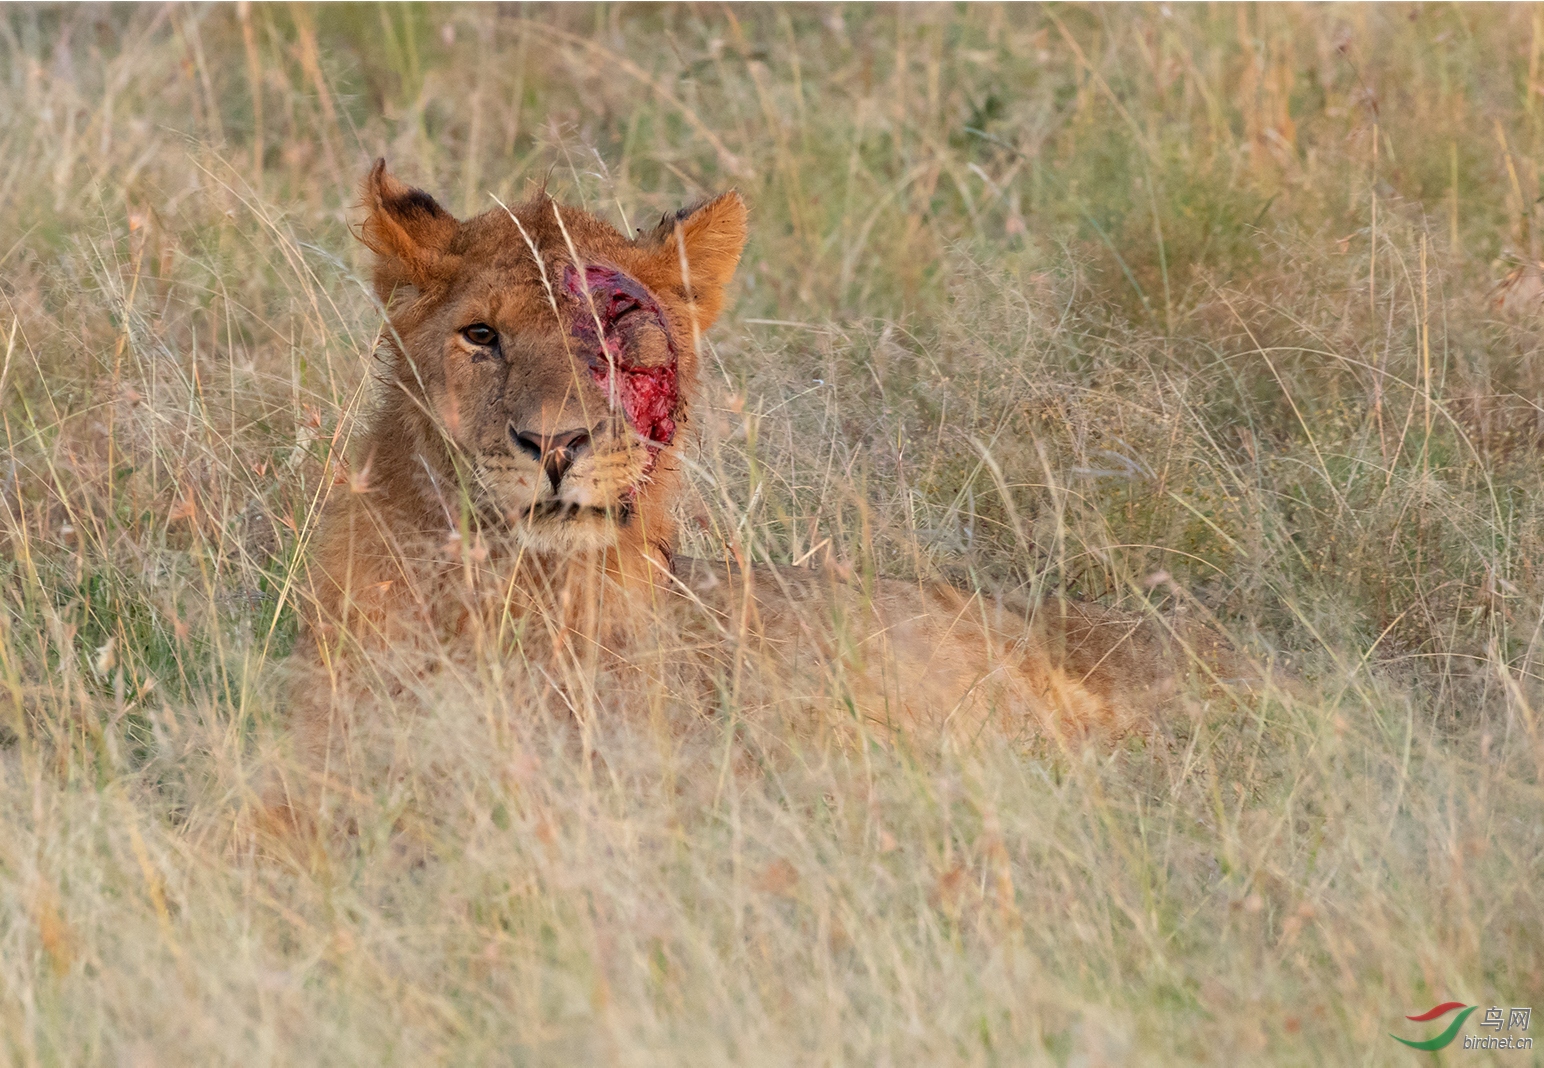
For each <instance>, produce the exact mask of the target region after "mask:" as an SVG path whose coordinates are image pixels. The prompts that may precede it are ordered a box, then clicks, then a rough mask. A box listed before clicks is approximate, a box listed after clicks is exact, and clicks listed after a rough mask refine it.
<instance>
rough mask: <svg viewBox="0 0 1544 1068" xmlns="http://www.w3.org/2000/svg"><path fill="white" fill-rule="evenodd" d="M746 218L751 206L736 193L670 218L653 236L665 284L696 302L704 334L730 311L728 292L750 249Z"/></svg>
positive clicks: (724, 195) (661, 222)
mask: <svg viewBox="0 0 1544 1068" xmlns="http://www.w3.org/2000/svg"><path fill="white" fill-rule="evenodd" d="M746 214H747V213H746V209H745V201H744V200H742V199H741V197H740V194H739V193H737V192H735V191H734V190H732V189H731V190H730V191H729V192H727V193H724V194H722V195H720V196H718V197H715V198H714V199H712V200H710V201H708V202H707V203H705V204H699V205H697V206H696V207H691V208H683V209H681V210H680V211H678V212H676V213H675V214H674V215H667V216H665V218H664V219H662V220H661V221H660V224H659V226H658V227H657V228H656V229H655V231H654V233H653V234H652V235H650V238H649V240H650V241H651V242H652V243H653V244H655V245H656V246H657V247H658V249H659V251H658V252H657V253H656V256H657V257H658V259H657V261H656V264H657V270H658V272H659V276H660V278H661V279H662V280H663V279H665V278H668V279H669V280H670V285H671V286H672V288H675V287H679V289H680V291H681V292H682V293H683V294H684V295H685V297H686V299H687V300H689V301H691V302H692V306H693V309H694V310H695V312H696V317H697V329H699V330H706V329H707V328H708V327H710V326H712V325H713V320H715V319H717V318H718V313H719V311H720V310H721V309H722V308H723V306H724V288H725V287H726V286H728V285H729V280H730V279H731V278H733V277H734V269H735V266H736V265H737V264H738V263H739V262H740V253H741V252H742V251H744V249H745V238H746V234H747V228H746Z"/></svg>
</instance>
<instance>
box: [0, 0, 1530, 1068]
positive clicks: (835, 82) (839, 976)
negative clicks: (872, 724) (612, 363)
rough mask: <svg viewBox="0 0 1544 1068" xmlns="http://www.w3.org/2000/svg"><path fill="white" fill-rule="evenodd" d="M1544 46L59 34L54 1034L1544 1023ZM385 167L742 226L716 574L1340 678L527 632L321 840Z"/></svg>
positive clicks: (1166, 1042) (5, 764) (16, 161)
mask: <svg viewBox="0 0 1544 1068" xmlns="http://www.w3.org/2000/svg"><path fill="white" fill-rule="evenodd" d="M1541 56H1544V15H1541V14H1540V12H1539V10H1538V9H1535V8H1524V7H1469V6H1457V7H1436V6H1429V5H1398V6H1395V5H1386V6H1379V7H1311V8H1308V7H1242V6H1240V7H1231V6H1207V7H1191V6H1179V5H1176V6H1172V7H1170V6H1166V5H1159V6H1156V7H1140V8H1118V7H1094V8H1075V7H1053V8H1021V7H1016V6H1014V7H1005V6H995V5H979V6H977V5H965V6H957V7H904V8H877V7H875V8H867V7H865V8H835V7H831V8H816V7H804V6H798V7H792V6H790V7H778V6H765V7H756V8H734V7H712V8H709V7H698V6H692V7H638V8H634V7H629V6H625V5H600V6H595V7H586V8H560V9H559V8H552V9H549V8H542V7H532V6H525V5H520V6H505V7H500V8H492V7H473V8H452V7H439V6H432V7H431V6H417V5H405V6H379V7H377V6H352V5H347V6H345V5H339V6H336V7H333V6H322V7H316V8H309V7H285V6H267V5H252V6H248V5H246V4H242V5H239V6H235V7H230V6H209V7H179V6H163V7H148V6H147V7H133V8H130V7H105V8H104V7H49V8H45V7H13V8H7V9H4V10H3V11H0V146H3V151H0V204H3V205H4V208H3V211H0V344H3V346H4V361H3V370H0V417H3V430H4V433H5V436H6V463H5V471H4V473H3V484H0V495H3V501H4V509H3V520H0V522H3V537H4V539H5V541H4V545H5V550H4V554H3V559H0V571H3V576H4V577H3V584H0V588H3V605H4V610H3V611H0V709H3V711H0V723H3V726H0V739H3V742H0V746H3V748H0V825H3V827H4V828H5V830H4V833H3V834H0V1048H3V1049H4V1051H5V1054H6V1056H8V1057H9V1058H10V1059H11V1060H13V1061H15V1062H17V1063H25V1064H35V1063H48V1064H55V1063H68V1064H78V1063H99V1062H105V1063H123V1064H161V1063H168V1064H170V1063H199V1064H208V1063H239V1064H255V1063H272V1064H298V1063H325V1064H337V1063H361V1064H379V1063H404V1064H419V1063H425V1062H430V1061H439V1062H450V1063H468V1062H487V1061H492V1062H513V1063H543V1064H549V1063H550V1064H571V1063H586V1062H618V1063H660V1064H680V1063H704V1064H710V1063H711V1064H716V1063H723V1062H737V1063H801V1064H803V1063H830V1064H835V1063H854V1064H910V1063H944V1062H963V1063H1048V1064H1064V1065H1065V1064H1080V1065H1092V1064H1117V1063H1139V1064H1140V1063H1195V1062H1206V1063H1218V1064H1240V1063H1260V1062H1266V1061H1270V1062H1282V1063H1294V1064H1299V1063H1300V1064H1330V1063H1351V1062H1357V1063H1366V1064H1381V1063H1404V1062H1405V1061H1406V1060H1408V1058H1409V1057H1410V1056H1411V1055H1410V1054H1409V1053H1408V1052H1407V1051H1406V1050H1405V1049H1404V1047H1402V1046H1399V1045H1397V1044H1396V1043H1395V1042H1394V1041H1393V1040H1392V1039H1390V1038H1389V1037H1388V1036H1387V1034H1386V1032H1388V1031H1391V1030H1392V1031H1395V1032H1396V1033H1399V1034H1404V1035H1407V1036H1409V1037H1419V1036H1418V1035H1417V1031H1416V1029H1415V1027H1414V1025H1408V1024H1406V1023H1404V1021H1403V1020H1402V1019H1401V1017H1403V1016H1404V1015H1405V1014H1406V1013H1413V1012H1416V1011H1419V1010H1423V1009H1425V1008H1427V1007H1428V1006H1430V1005H1431V1004H1434V1003H1436V1002H1438V1001H1442V1000H1448V999H1457V1000H1462V1001H1464V1002H1466V1003H1469V1004H1483V1005H1486V1006H1489V1005H1491V1004H1498V1005H1502V1006H1504V1007H1509V1006H1512V1005H1518V1006H1524V1005H1532V1006H1535V1007H1538V1008H1540V1009H1544V1004H1541V1003H1544V923H1541V917H1544V895H1541V889H1540V888H1541V887H1544V817H1541V812H1544V791H1541V773H1544V733H1541V732H1544V723H1541V712H1540V697H1541V694H1544V688H1541V686H1540V684H1539V683H1540V674H1541V665H1540V658H1541V656H1544V647H1541V634H1544V574H1541V571H1540V566H1539V561H1541V560H1544V523H1541V516H1540V514H1539V513H1540V508H1541V502H1544V474H1541V459H1544V417H1541V413H1544V362H1541V360H1544V353H1541V350H1540V341H1539V336H1540V323H1541V319H1540V315H1541V312H1544V305H1541V303H1540V293H1541V292H1544V288H1541V286H1540V284H1539V281H1538V279H1539V269H1538V266H1537V263H1538V259H1539V256H1540V248H1539V244H1540V228H1541V226H1544V216H1541V212H1540V207H1539V205H1540V200H1541V196H1540V194H1541V192H1544V190H1541V188H1540V176H1539V169H1540V164H1541V161H1544V96H1541V90H1540V85H1541V84H1544V72H1541V71H1540V65H1541ZM376 155H385V156H387V157H388V159H389V160H390V161H391V163H392V165H393V167H394V168H395V169H396V170H397V171H398V172H399V173H402V174H403V175H404V176H405V177H408V178H409V179H411V180H413V181H415V182H416V183H417V184H421V185H423V186H425V187H426V188H429V189H431V190H433V191H435V192H436V193H437V194H439V195H441V196H443V198H444V200H445V202H446V203H447V204H449V205H451V206H453V207H454V208H456V209H457V210H459V211H462V212H474V211H479V210H482V209H483V208H485V207H487V206H489V205H491V204H492V203H493V200H492V196H494V195H496V196H498V197H499V198H500V199H502V200H504V201H506V202H507V201H510V200H511V199H513V198H518V197H519V196H520V195H521V194H522V192H523V191H524V190H525V189H526V188H527V186H528V184H529V183H532V182H542V181H545V182H546V183H548V185H549V188H551V189H552V190H553V191H554V193H558V194H560V195H561V196H563V197H564V198H566V199H568V200H570V201H572V202H577V203H579V204H581V205H583V206H585V207H587V208H589V209H590V210H591V211H594V212H597V213H599V214H602V215H603V216H605V217H607V218H609V219H612V220H614V221H615V222H617V223H618V224H619V225H627V226H641V225H647V224H648V223H649V222H651V221H652V220H653V219H654V218H657V216H658V214H659V213H660V212H662V211H665V210H670V209H674V208H675V207H677V206H678V205H680V204H682V203H684V202H689V201H692V200H694V199H696V198H699V197H701V196H702V195H704V194H706V193H708V192H711V191H715V190H718V189H721V188H723V187H725V186H728V185H735V186H738V187H739V188H740V189H741V190H742V191H743V192H744V194H745V195H746V197H747V199H748V200H749V201H750V203H751V205H752V211H753V237H752V241H751V246H750V249H749V251H748V254H747V256H746V259H745V261H744V263H743V264H742V267H741V273H740V277H739V281H738V282H737V285H736V297H735V303H734V305H733V307H732V310H731V311H730V313H729V314H728V315H726V317H725V319H724V321H723V322H722V323H721V324H720V325H719V326H718V327H717V328H716V329H715V330H714V331H713V334H712V336H711V338H710V340H709V343H708V345H709V351H708V352H707V353H706V354H705V359H704V366H705V367H706V369H707V371H706V375H705V390H706V396H705V398H704V402H703V403H702V404H701V405H700V406H699V409H698V411H699V414H700V416H701V418H699V420H698V423H699V428H700V431H701V440H700V445H699V447H698V448H697V449H696V451H695V452H694V455H693V481H692V484H693V495H692V499H691V501H690V502H689V505H688V519H689V520H691V522H689V523H688V529H689V531H690V532H691V533H690V539H689V541H690V543H689V544H688V545H687V546H686V549H687V551H689V552H693V553H695V554H698V555H715V554H719V553H722V552H723V551H724V549H725V547H726V546H727V547H731V548H733V549H734V550H735V551H737V552H739V553H741V554H742V555H744V556H747V557H750V558H756V559H770V560H774V561H785V562H786V561H797V560H803V559H810V558H815V557H816V556H820V557H821V558H830V559H833V560H835V561H837V562H838V563H845V564H847V565H849V566H852V567H854V568H860V569H863V570H865V571H867V572H872V573H880V574H891V575H903V576H909V575H917V574H922V575H933V576H942V577H945V578H948V579H951V580H953V581H956V582H959V583H961V584H966V585H973V586H977V587H982V588H986V589H988V590H1002V591H1011V590H1019V589H1027V590H1029V591H1031V592H1033V593H1036V594H1050V593H1068V594H1071V595H1074V596H1078V597H1082V598H1087V599H1094V600H1100V601H1103V602H1105V603H1109V604H1120V605H1123V606H1125V607H1128V608H1132V609H1135V610H1144V611H1145V610H1154V611H1161V610H1169V609H1173V608H1175V607H1177V606H1183V609H1184V610H1186V611H1191V612H1201V613H1208V614H1210V615H1213V616H1215V618H1216V619H1217V620H1218V621H1219V623H1220V624H1221V625H1223V626H1224V627H1225V628H1226V629H1227V630H1228V631H1229V633H1230V634H1231V635H1232V636H1233V637H1234V640H1235V641H1236V642H1237V643H1238V645H1239V646H1240V647H1241V648H1243V649H1245V650H1247V651H1248V653H1249V654H1250V655H1251V656H1253V657H1255V658H1256V659H1258V660H1259V662H1260V663H1261V664H1262V665H1263V667H1264V668H1265V669H1266V672H1267V674H1268V675H1269V676H1270V677H1271V678H1273V679H1279V680H1284V681H1282V682H1281V684H1280V685H1276V684H1272V685H1269V686H1266V687H1263V688H1260V689H1257V690H1256V691H1255V692H1252V693H1237V694H1226V695H1221V696H1213V697H1211V698H1208V699H1203V698H1200V697H1197V698H1195V699H1194V700H1192V701H1190V702H1189V703H1188V704H1187V705H1186V707H1185V709H1184V710H1183V712H1184V714H1183V715H1180V716H1178V718H1176V720H1175V721H1174V722H1171V723H1167V724H1164V725H1163V726H1162V727H1161V729H1160V730H1159V731H1158V733H1157V734H1155V735H1153V736H1149V737H1143V738H1138V739H1132V740H1130V741H1128V742H1126V743H1124V744H1122V745H1120V746H1118V747H1116V748H1114V749H1113V750H1112V749H1110V748H1109V747H1103V748H1101V747H1097V746H1095V747H1090V748H1088V749H1086V750H1083V751H1069V750H1064V749H1059V748H1057V747H1054V746H1045V745H1037V744H1034V743H1032V742H1028V743H1027V742H1025V741H1024V740H1023V739H1003V738H997V737H992V736H983V737H980V738H978V739H976V740H975V741H974V742H973V743H971V744H968V745H963V744H959V745H949V746H938V745H933V746H929V745H927V744H922V743H918V744H916V745H907V744H902V743H893V744H892V743H888V742H885V743H881V742H880V741H877V740H873V741H871V740H865V741H862V742H855V741H854V740H853V737H852V735H851V734H850V733H845V732H843V731H839V730H824V729H822V728H821V724H822V723H831V724H837V723H840V722H842V721H843V717H844V716H846V714H847V713H846V712H845V710H844V708H843V707H842V706H841V704H840V701H839V700H837V699H836V698H835V697H834V696H833V695H831V694H822V693H814V694H810V693H803V692H794V691H792V690H790V691H789V692H786V693H778V692H776V691H775V689H774V690H773V691H771V692H768V693H759V692H758V693H757V694H755V695H754V696H752V695H748V694H747V695H742V698H741V699H740V700H738V702H737V700H736V698H735V693H734V691H733V690H732V689H728V688H725V689H722V690H721V691H720V692H719V693H718V695H717V696H713V695H696V696H692V695H687V696H681V695H676V696H670V695H668V694H667V695H666V696H665V698H664V699H662V700H661V701H660V702H657V703H656V705H655V707H654V708H653V711H652V712H651V714H650V715H648V716H645V717H638V716H628V715H612V714H608V712H610V711H611V708H610V706H609V705H608V704H607V699H606V696H605V693H604V692H603V691H597V692H596V696H595V697H594V698H593V700H591V701H590V702H589V703H588V704H585V705H582V706H581V707H577V708H572V709H570V708H567V707H564V706H563V705H562V703H561V702H559V701H558V700H557V699H556V698H555V697H554V696H553V692H552V690H551V688H550V687H546V686H544V685H543V684H542V680H541V679H540V678H533V677H526V674H524V673H522V672H521V671H520V670H518V665H504V664H493V665H488V664H483V665H482V666H481V667H477V666H474V667H472V668H468V669H467V670H463V671H446V672H443V673H440V674H438V675H435V676H432V677H425V678H424V679H423V680H421V682H420V683H419V684H418V685H416V686H408V687H407V688H405V689H404V688H400V687H399V688H397V689H393V690H390V691H383V693H382V694H381V695H378V697H379V701H380V707H381V709H382V711H381V713H380V714H381V716H382V717H383V721H382V722H383V727H382V730H383V732H384V733H385V735H386V736H387V738H388V741H389V745H388V746H387V749H386V751H387V753H388V754H389V756H388V757H387V758H386V759H388V762H389V768H388V771H387V773H383V774H381V775H380V776H378V777H377V778H376V779H374V780H373V785H370V786H369V787H368V789H366V790H365V791H364V793H363V794H362V795H361V796H360V797H357V798H355V799H354V807H353V812H354V813H355V816H356V824H357V825H356V826H355V828H354V829H353V833H349V834H342V833H340V834H338V835H335V836H333V837H332V838H330V839H329V840H328V841H327V842H326V843H325V844H324V846H323V847H322V848H320V849H319V851H318V852H317V853H316V854H314V855H313V856H310V857H309V858H305V859H304V860H302V861H300V862H293V863H286V862H281V861H279V860H276V859H274V858H266V857H264V856H261V855H259V854H258V853H257V852H255V851H254V849H253V846H252V843H251V841H250V840H249V839H248V838H247V837H245V836H244V835H243V834H242V833H240V827H241V826H242V820H243V814H244V813H245V812H246V811H247V809H248V808H249V806H250V805H251V804H252V802H253V783H254V782H255V781H256V780H257V777H258V776H259V775H260V774H261V772H262V770H263V768H264V767H265V766H266V765H267V764H269V763H271V762H272V761H273V760H274V759H276V758H275V757H274V755H273V753H274V751H275V746H276V745H277V744H278V742H277V740H278V739H280V737H281V731H280V729H279V724H280V723H281V714H282V711H283V710H282V707H281V706H282V703H283V702H282V694H283V686H282V682H281V681H279V680H280V679H281V677H282V675H283V662H284V657H285V655H286V653H287V651H288V649H289V647H290V645H291V644H292V643H293V640H294V634H295V629H296V624H295V610H294V606H295V603H296V599H297V597H299V596H301V595H302V592H303V588H304V560H305V553H306V549H307V545H308V542H309V539H310V538H311V536H312V534H313V532H314V529H315V522H316V519H317V505H318V502H319V500H321V499H322V497H323V496H324V495H325V493H326V492H327V490H328V488H329V486H330V484H331V481H332V480H333V478H334V477H335V474H336V471H337V468H336V461H337V459H338V458H339V457H340V456H341V455H342V454H343V453H344V452H345V451H346V447H347V443H348V440H349V438H350V435H351V433H352V430H353V426H354V423H355V419H356V417H357V416H358V415H359V414H360V413H361V411H362V410H363V408H362V405H363V404H364V401H365V399H366V397H365V391H364V388H363V383H364V377H365V369H366V357H367V355H368V353H369V352H370V350H371V346H372V343H373V339H374V337H375V335H376V331H377V329H378V325H379V321H378V318H377V314H376V312H375V310H374V306H373V303H372V301H371V300H370V298H369V297H368V295H367V292H366V286H365V283H364V281H363V280H364V279H365V278H366V277H367V264H366V261H365V258H364V253H363V250H362V249H361V248H360V247H359V245H358V243H357V242H355V241H354V240H353V239H352V238H351V236H350V232H349V224H350V221H351V220H352V219H353V218H354V215H353V213H352V203H353V199H354V188H355V183H356V182H357V180H358V179H359V177H360V176H361V175H362V173H363V171H364V169H365V167H366V165H367V161H368V160H369V159H370V158H372V157H374V156H376ZM1509 272H1510V273H1511V279H1512V282H1511V285H1510V286H1508V287H1507V288H1506V289H1505V290H1504V291H1500V292H1498V291H1496V290H1494V289H1493V287H1494V286H1495V283H1496V282H1497V281H1498V280H1500V279H1502V278H1503V277H1506V276H1508V274H1509ZM506 667H507V668H508V670H507V671H506V670H504V669H505V668H506ZM494 669H497V670H494ZM812 725H813V726H812ZM1535 1029H1536V1028H1535ZM1514 1033H1516V1032H1514ZM1535 1037H1538V1036H1535ZM1540 1056H1541V1054H1539V1053H1538V1052H1534V1053H1520V1054H1519V1053H1513V1054H1496V1055H1495V1060H1496V1061H1497V1062H1503V1061H1504V1062H1505V1063H1530V1064H1534V1063H1539V1057H1540ZM1508 1058H1510V1059H1508Z"/></svg>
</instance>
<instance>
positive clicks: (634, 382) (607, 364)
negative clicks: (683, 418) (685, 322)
mask: <svg viewBox="0 0 1544 1068" xmlns="http://www.w3.org/2000/svg"><path fill="white" fill-rule="evenodd" d="M563 287H564V289H566V290H567V291H568V293H569V295H570V296H572V297H574V298H575V299H576V300H577V301H578V304H579V307H578V309H577V311H576V312H575V319H574V323H573V333H574V336H575V337H577V338H578V339H579V340H580V341H582V342H584V343H585V347H584V351H583V355H584V358H585V360H586V362H587V363H588V364H589V366H590V376H591V377H592V378H593V379H594V380H595V383H596V384H597V385H599V386H600V387H601V389H603V390H605V391H606V395H607V397H608V398H609V399H610V400H611V403H612V404H616V403H618V402H620V403H621V406H622V411H623V413H624V414H625V415H626V416H627V421H628V423H630V424H631V425H632V427H633V429H634V430H636V431H637V432H638V433H639V435H641V436H642V437H643V438H644V439H645V441H646V442H648V444H649V446H650V449H651V452H654V453H656V454H657V451H658V450H659V449H662V448H664V447H665V446H667V445H669V444H670V443H671V442H672V441H673V440H674V439H675V432H676V414H677V412H678V410H679V408H680V403H681V393H680V388H679V386H678V383H677V380H676V368H677V365H678V355H677V352H676V345H675V338H674V337H673V336H672V335H671V333H670V324H669V323H667V322H666V321H665V316H664V313H663V312H662V311H661V310H660V306H659V302H658V301H656V300H655V299H654V295H653V294H652V293H650V292H649V291H648V290H647V289H645V288H644V287H643V285H642V284H641V283H640V282H638V281H637V280H636V279H633V278H630V277H628V276H627V275H625V274H623V273H622V272H621V271H619V270H616V269H615V268H612V267H586V268H585V270H584V282H583V283H582V284H581V283H580V281H579V272H578V271H576V270H574V268H573V267H568V268H566V269H565V270H564V272H563ZM587 290H588V299H586V291H587ZM592 304H593V306H594V310H593V312H592V310H591V305H592ZM640 316H646V317H648V319H650V320H652V321H653V322H654V323H655V324H656V325H657V326H658V327H659V330H660V332H661V333H662V334H663V335H664V338H665V347H666V351H667V354H668V358H667V359H666V361H665V362H664V363H662V364H659V365H649V364H644V363H639V362H637V360H636V358H635V357H636V355H637V354H636V353H634V352H631V351H629V349H630V346H629V344H628V342H629V339H630V338H631V337H634V336H636V335H637V332H638V328H637V320H636V317H640ZM630 317H632V318H630ZM597 319H598V320H599V324H598V325H599V329H598V330H597V322H596V320H597ZM613 383H614V384H615V391H614V392H613V389H612V385H613ZM650 466H651V467H652V466H653V461H652V458H651V461H650Z"/></svg>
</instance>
